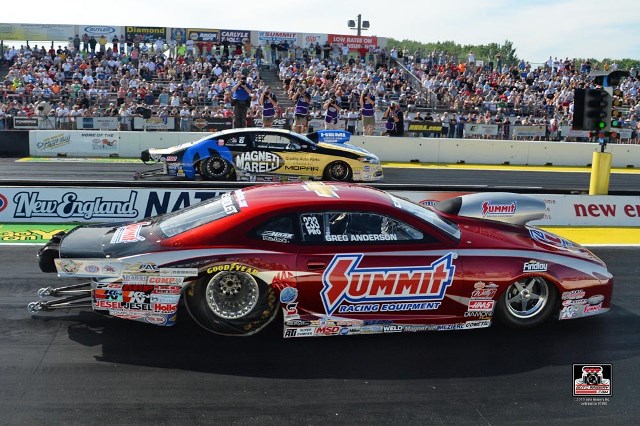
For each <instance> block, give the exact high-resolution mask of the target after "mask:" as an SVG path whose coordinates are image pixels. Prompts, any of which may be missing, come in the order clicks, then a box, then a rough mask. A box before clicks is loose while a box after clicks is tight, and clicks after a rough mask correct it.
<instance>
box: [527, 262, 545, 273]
mask: <svg viewBox="0 0 640 426" xmlns="http://www.w3.org/2000/svg"><path fill="white" fill-rule="evenodd" d="M546 270H547V264H546V263H542V262H538V261H536V260H530V261H528V262H527V263H525V264H524V266H523V268H522V272H546Z"/></svg>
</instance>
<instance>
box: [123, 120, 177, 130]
mask: <svg viewBox="0 0 640 426" xmlns="http://www.w3.org/2000/svg"><path fill="white" fill-rule="evenodd" d="M175 122H176V119H175V118H174V117H165V118H161V117H152V118H149V119H148V120H145V119H144V118H142V117H133V128H134V129H135V130H173V129H175V127H176V124H175Z"/></svg>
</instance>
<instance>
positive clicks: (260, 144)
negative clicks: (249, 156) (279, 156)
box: [255, 134, 300, 151]
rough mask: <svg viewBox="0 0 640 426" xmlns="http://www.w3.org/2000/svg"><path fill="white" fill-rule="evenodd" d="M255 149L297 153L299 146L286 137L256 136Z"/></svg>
mask: <svg viewBox="0 0 640 426" xmlns="http://www.w3.org/2000/svg"><path fill="white" fill-rule="evenodd" d="M255 144H256V147H257V148H263V149H275V150H279V151H299V150H300V144H299V143H298V142H297V141H294V140H292V139H290V138H289V137H288V136H286V135H274V134H266V135H256V141H255Z"/></svg>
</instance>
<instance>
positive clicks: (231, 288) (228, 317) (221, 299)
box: [184, 271, 278, 335]
mask: <svg viewBox="0 0 640 426" xmlns="http://www.w3.org/2000/svg"><path fill="white" fill-rule="evenodd" d="M184 300H185V305H186V307H187V310H188V311H189V314H190V315H191V317H192V318H193V319H194V320H195V321H196V322H197V323H198V324H199V325H200V326H201V327H203V328H204V329H206V330H208V331H211V332H213V333H216V334H223V335H250V334H254V333H257V332H258V331H260V330H262V329H263V328H264V327H266V326H267V324H269V323H270V322H271V320H273V319H274V318H275V316H276V314H277V312H278V302H277V298H276V295H275V291H274V290H273V288H272V287H271V286H269V285H267V284H266V283H264V282H262V281H260V280H259V279H257V278H255V277H254V276H253V275H251V274H248V273H246V272H230V271H221V272H218V273H216V274H213V275H207V276H206V277H204V278H202V279H200V280H198V281H196V282H195V283H194V284H193V285H192V286H191V287H190V288H189V289H187V291H186V293H185V297H184Z"/></svg>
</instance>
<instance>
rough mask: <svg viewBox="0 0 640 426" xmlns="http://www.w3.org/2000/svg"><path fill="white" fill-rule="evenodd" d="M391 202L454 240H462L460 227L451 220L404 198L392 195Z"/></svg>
mask: <svg viewBox="0 0 640 426" xmlns="http://www.w3.org/2000/svg"><path fill="white" fill-rule="evenodd" d="M391 200H392V201H393V204H394V205H395V206H396V207H398V208H400V209H402V210H404V211H407V212H409V213H411V214H412V215H414V216H417V217H418V218H420V219H421V220H423V221H425V222H427V223H429V224H431V225H433V226H435V227H436V228H438V229H440V230H441V231H443V232H445V233H447V234H449V235H451V236H452V237H453V238H455V239H460V228H458V225H456V224H455V223H453V222H451V221H450V220H448V219H445V218H443V217H441V216H439V215H438V214H437V213H435V212H434V211H432V210H429V209H427V208H426V207H424V206H421V205H420V204H416V203H414V202H412V201H409V200H406V199H404V198H398V197H395V196H393V195H391Z"/></svg>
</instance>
